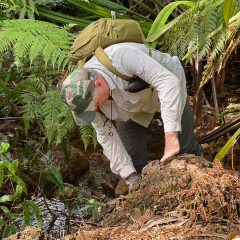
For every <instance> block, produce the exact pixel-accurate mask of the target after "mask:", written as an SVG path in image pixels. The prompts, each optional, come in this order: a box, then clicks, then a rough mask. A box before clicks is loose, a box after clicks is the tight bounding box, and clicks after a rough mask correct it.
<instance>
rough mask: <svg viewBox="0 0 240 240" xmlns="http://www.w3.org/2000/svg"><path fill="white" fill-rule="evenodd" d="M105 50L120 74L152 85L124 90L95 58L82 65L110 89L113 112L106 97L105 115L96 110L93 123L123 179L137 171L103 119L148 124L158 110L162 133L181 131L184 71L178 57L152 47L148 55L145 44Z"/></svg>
mask: <svg viewBox="0 0 240 240" xmlns="http://www.w3.org/2000/svg"><path fill="white" fill-rule="evenodd" d="M104 51H105V52H106V54H107V55H108V57H109V58H110V59H111V60H112V64H113V66H114V67H115V68H116V69H117V70H118V71H119V72H120V73H122V74H124V75H127V76H129V77H133V76H134V75H136V76H138V77H140V78H141V79H143V80H144V81H146V82H147V83H149V84H150V85H151V86H152V87H153V88H149V89H145V90H143V91H141V92H139V93H130V92H126V91H125V90H124V88H125V87H126V86H127V85H128V82H127V81H125V80H124V79H121V78H120V77H118V76H116V75H115V74H113V73H112V72H110V71H108V69H107V68H106V67H105V66H103V65H102V64H101V63H100V62H99V61H98V60H97V58H96V57H93V58H91V59H90V60H89V61H88V62H87V63H86V64H85V65H84V67H88V68H94V69H95V70H96V71H98V72H99V73H100V74H101V75H102V76H103V77H104V78H105V80H106V82H107V83H108V86H109V89H110V91H112V98H113V99H114V101H112V111H111V100H107V101H106V102H104V103H103V104H101V105H100V106H99V107H100V109H101V111H102V112H103V113H104V115H105V116H103V114H102V115H100V113H99V112H97V114H96V118H95V119H94V121H93V122H92V125H93V126H94V128H95V130H96V132H97V138H98V142H99V143H100V144H101V145H102V147H103V149H104V154H105V155H106V156H107V157H108V159H109V160H110V166H111V169H112V171H113V172H114V173H117V174H120V175H121V177H123V178H126V177H128V176H129V175H130V174H131V173H132V172H135V171H136V170H135V168H134V167H133V164H132V161H131V158H130V156H129V155H128V153H127V152H126V150H125V148H124V147H123V144H122V142H121V140H120V138H119V136H118V133H117V131H116V129H115V128H114V127H113V131H114V133H113V136H109V126H110V121H108V122H107V125H108V126H107V125H105V126H103V125H104V119H106V118H109V119H112V120H119V121H127V120H129V119H130V118H131V119H132V120H133V121H135V122H137V123H139V124H141V125H142V126H145V127H148V126H149V124H150V122H151V120H152V118H153V116H154V114H155V113H156V112H157V111H161V116H162V119H163V122H164V131H165V133H166V132H171V131H180V132H181V116H182V112H183V108H184V106H185V102H186V98H187V92H186V79H185V73H184V70H183V68H182V65H181V63H180V61H179V59H178V58H177V57H171V56H170V55H169V54H166V53H161V52H159V51H157V50H154V49H152V57H149V55H148V54H149V49H148V48H147V47H146V46H145V45H144V44H138V43H120V44H114V45H111V46H109V47H108V48H106V49H104ZM159 100H160V101H159Z"/></svg>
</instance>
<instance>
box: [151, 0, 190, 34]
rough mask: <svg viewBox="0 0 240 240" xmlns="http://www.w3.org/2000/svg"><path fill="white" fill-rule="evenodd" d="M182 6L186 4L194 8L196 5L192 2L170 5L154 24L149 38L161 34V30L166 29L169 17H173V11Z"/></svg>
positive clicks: (179, 2) (178, 2)
mask: <svg viewBox="0 0 240 240" xmlns="http://www.w3.org/2000/svg"><path fill="white" fill-rule="evenodd" d="M180 4H185V5H187V6H189V7H193V6H194V5H195V3H194V2H192V1H177V2H173V3H170V4H168V5H167V6H166V7H164V8H163V10H162V11H161V12H160V13H159V14H158V16H157V18H156V19H155V21H154V22H153V25H152V27H151V29H150V31H149V34H148V38H149V37H151V35H153V34H156V33H157V32H159V31H160V30H161V28H163V27H164V25H165V23H166V21H167V19H168V17H169V16H170V15H171V13H172V11H173V10H174V9H175V8H176V7H177V6H178V5H180ZM180 16H181V15H180Z"/></svg>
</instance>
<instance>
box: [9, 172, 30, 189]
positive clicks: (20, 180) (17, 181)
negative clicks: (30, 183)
mask: <svg viewBox="0 0 240 240" xmlns="http://www.w3.org/2000/svg"><path fill="white" fill-rule="evenodd" d="M11 179H12V180H13V181H14V182H16V183H17V184H18V185H20V186H21V187H22V190H23V191H24V192H25V193H26V194H27V188H26V185H25V183H24V182H23V180H22V179H21V178H20V177H18V176H15V175H13V176H11Z"/></svg>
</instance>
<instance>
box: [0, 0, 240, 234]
mask: <svg viewBox="0 0 240 240" xmlns="http://www.w3.org/2000/svg"><path fill="white" fill-rule="evenodd" d="M239 10H240V1H239V0H199V1H197V0H193V1H181V2H180V1H173V2H172V3H170V4H168V3H167V2H166V1H161V0H153V1H147V0H146V1H138V0H132V1H130V0H129V1H110V0H101V1H99V0H93V1H87V0H82V1H81V0H57V1H53V0H36V1H34V0H2V1H1V2H0V80H1V81H0V116H1V120H2V121H3V123H2V124H0V130H1V129H2V128H3V127H4V124H7V123H8V122H9V121H11V120H12V119H20V120H21V122H22V124H23V127H24V134H25V136H24V137H25V138H26V140H25V141H23V142H22V143H20V144H18V143H17V142H18V140H19V139H20V136H19V132H18V131H16V132H15V134H13V135H11V134H9V135H8V136H7V137H6V138H2V139H0V143H1V145H0V156H1V161H0V187H1V189H4V191H3V195H2V196H0V202H1V209H2V213H4V214H3V215H2V216H1V217H0V230H1V231H2V238H3V237H7V236H8V235H10V234H13V233H15V232H16V229H15V228H14V226H13V225H12V224H11V221H12V220H13V219H15V218H18V217H19V215H18V214H17V213H15V212H16V211H17V210H16V209H18V208H21V209H22V210H23V228H25V227H26V226H28V225H30V215H31V211H33V212H34V214H35V216H36V219H37V223H38V227H41V219H40V215H39V209H38V207H37V205H36V204H35V203H34V202H33V201H31V200H29V198H28V197H27V187H26V185H25V181H30V182H34V180H32V179H31V178H30V177H29V176H28V175H27V173H26V172H27V171H26V169H35V170H36V171H38V173H40V172H41V173H40V179H39V182H38V183H34V184H35V185H36V188H37V189H38V190H39V191H42V192H43V193H44V194H45V193H46V192H47V191H46V187H47V185H48V183H51V184H54V185H55V186H56V188H58V189H60V191H61V192H63V194H64V191H65V190H64V188H65V187H66V186H68V187H70V188H74V187H73V186H71V185H66V184H64V183H63V180H62V177H61V174H60V172H59V171H58V169H57V168H56V167H55V166H53V165H52V164H51V163H50V161H48V160H49V157H48V152H47V150H48V148H49V146H55V147H56V146H58V145H60V146H61V147H62V148H63V149H64V151H65V156H66V163H68V161H69V159H70V157H71V153H70V150H69V132H70V131H71V130H72V129H73V128H74V127H76V126H75V124H74V120H73V117H72V114H71V110H70V109H69V108H68V107H66V106H65V105H64V104H63V102H62V100H61V98H60V96H59V93H60V89H61V84H62V82H63V80H64V79H65V78H66V76H67V75H68V74H69V73H71V72H72V71H73V70H74V69H76V66H75V65H72V64H71V62H69V59H68V57H67V54H68V52H69V50H70V47H71V44H72V43H73V41H74V39H75V38H76V36H77V35H78V33H79V32H80V31H81V30H82V29H83V28H84V27H86V26H87V25H89V24H90V23H91V22H93V21H95V20H98V19H99V18H111V11H115V13H116V18H119V19H134V20H136V21H138V22H139V24H140V26H141V29H142V32H143V34H144V36H145V38H146V40H147V42H148V44H149V46H151V47H152V48H155V49H159V50H161V51H162V52H167V53H169V54H171V55H176V56H178V57H179V58H181V59H182V60H184V61H185V63H186V64H188V63H189V61H190V60H191V59H195V61H197V62H198V61H205V63H206V64H205V70H204V73H203V76H202V81H201V86H203V85H204V84H206V83H207V81H209V79H211V78H212V77H214V76H215V75H216V74H218V73H219V72H220V71H222V69H224V68H225V65H226V63H227V61H228V59H229V57H230V56H231V54H232V53H233V52H234V50H235V48H236V46H237V45H238V44H239V42H240V31H239V29H240V12H239ZM197 52H198V54H197ZM35 128H36V129H38V130H37V131H38V132H37V134H31V135H29V130H30V129H35ZM78 132H79V136H81V137H82V141H83V145H84V149H85V150H86V149H87V147H88V145H89V144H90V143H91V144H93V145H94V148H95V147H96V145H97V139H96V132H95V130H94V129H93V127H92V125H88V126H86V127H81V128H79V129H78ZM36 135H37V136H36ZM9 144H10V146H9ZM13 150H14V151H15V152H18V153H20V154H21V155H22V156H23V157H22V159H18V160H16V159H14V157H13V156H12V155H11V154H10V152H11V151H13ZM37 156H38V157H39V156H41V157H43V156H44V157H45V158H44V160H42V161H41V160H39V159H37ZM4 186H5V188H4ZM6 189H8V190H6ZM78 190H79V189H78ZM7 192H8V193H7ZM81 194H82V193H81ZM45 195H46V194H45ZM80 198H84V199H85V202H84V203H85V209H87V208H91V209H92V210H93V211H92V212H93V213H94V211H95V209H96V208H97V207H98V206H99V205H101V202H98V201H96V200H94V199H92V198H91V197H89V196H83V195H81V197H80ZM20 201H21V202H20ZM86 205H87V206H86ZM2 213H1V214H2Z"/></svg>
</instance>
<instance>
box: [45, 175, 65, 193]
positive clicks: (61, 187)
mask: <svg viewBox="0 0 240 240" xmlns="http://www.w3.org/2000/svg"><path fill="white" fill-rule="evenodd" d="M46 180H47V181H49V182H52V183H54V184H56V185H57V187H58V188H59V189H60V191H61V192H62V193H63V194H64V193H65V191H64V186H63V184H62V183H60V182H59V181H58V179H57V178H56V177H55V176H54V175H53V174H52V173H50V172H46V171H43V172H42V174H41V182H42V183H43V185H44V184H45V183H46Z"/></svg>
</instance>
